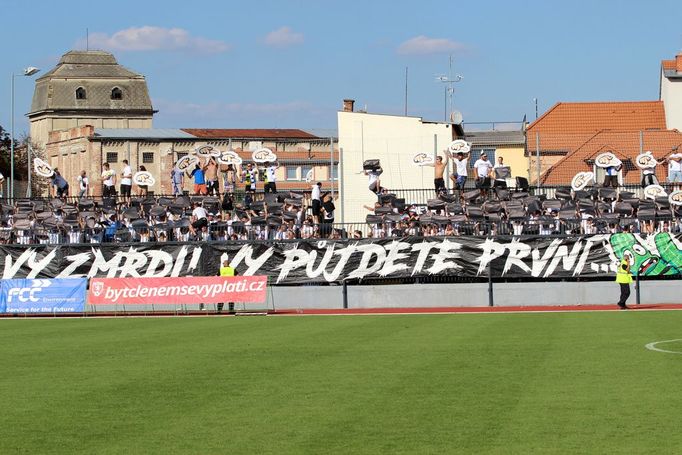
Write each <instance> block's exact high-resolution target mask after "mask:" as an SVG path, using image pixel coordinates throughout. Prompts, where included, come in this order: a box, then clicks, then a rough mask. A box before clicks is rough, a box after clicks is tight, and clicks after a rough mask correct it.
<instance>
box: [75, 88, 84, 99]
mask: <svg viewBox="0 0 682 455" xmlns="http://www.w3.org/2000/svg"><path fill="white" fill-rule="evenodd" d="M76 99H77V100H84V99H86V96H85V89H84V88H83V87H78V88H77V89H76Z"/></svg>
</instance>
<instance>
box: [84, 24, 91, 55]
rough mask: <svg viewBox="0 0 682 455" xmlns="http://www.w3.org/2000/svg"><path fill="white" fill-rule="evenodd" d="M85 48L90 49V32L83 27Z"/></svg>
mask: <svg viewBox="0 0 682 455" xmlns="http://www.w3.org/2000/svg"><path fill="white" fill-rule="evenodd" d="M85 50H86V51H89V50H90V33H88V28H87V27H86V28H85Z"/></svg>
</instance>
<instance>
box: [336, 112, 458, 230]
mask: <svg viewBox="0 0 682 455" xmlns="http://www.w3.org/2000/svg"><path fill="white" fill-rule="evenodd" d="M353 106H354V101H353V100H344V109H343V111H340V112H339V113H338V128H339V149H340V153H341V165H340V169H341V175H340V177H341V179H340V193H341V200H342V204H341V213H340V215H341V219H342V220H343V222H345V223H355V222H363V221H364V220H365V218H366V215H367V214H368V213H369V212H368V211H367V210H365V209H364V208H363V206H364V205H367V206H372V205H373V204H374V203H375V202H376V200H377V198H376V196H375V195H374V194H373V193H372V192H371V191H370V190H369V189H368V177H367V176H366V175H364V173H363V169H362V163H363V162H364V161H365V160H368V159H379V160H380V161H381V167H382V169H383V171H384V172H383V174H382V175H381V177H380V178H381V186H383V187H386V188H388V189H415V188H433V187H434V185H433V168H432V167H420V166H415V165H414V164H413V163H412V158H413V157H414V155H415V154H416V153H418V152H424V153H428V154H431V155H435V154H438V155H441V156H442V155H443V150H445V149H447V147H448V145H449V144H450V143H451V142H452V141H453V140H454V139H456V138H457V137H460V136H461V128H460V127H459V126H458V125H455V124H452V123H445V122H427V121H424V120H423V119H422V118H420V117H407V116H399V115H384V114H370V113H367V112H356V111H354V109H353ZM457 130H459V132H457Z"/></svg>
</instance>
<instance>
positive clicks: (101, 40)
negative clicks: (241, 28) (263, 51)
mask: <svg viewBox="0 0 682 455" xmlns="http://www.w3.org/2000/svg"><path fill="white" fill-rule="evenodd" d="M85 44H86V43H85V40H84V39H81V40H80V41H79V42H78V46H79V47H85ZM88 45H89V47H90V49H106V50H110V51H177V50H180V51H188V52H200V53H205V54H215V53H220V52H225V51H227V50H229V49H230V45H229V44H227V43H225V42H223V41H219V40H211V39H208V38H203V37H200V36H191V35H190V33H189V32H188V31H187V30H184V29H182V28H163V27H154V26H151V25H145V26H143V27H130V28H127V29H124V30H119V31H117V32H116V33H114V34H113V35H108V34H106V33H92V34H90V36H89V43H88Z"/></svg>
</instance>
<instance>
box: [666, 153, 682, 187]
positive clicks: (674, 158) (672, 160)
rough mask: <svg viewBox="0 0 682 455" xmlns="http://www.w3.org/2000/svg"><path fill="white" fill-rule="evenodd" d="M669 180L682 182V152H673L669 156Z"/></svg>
mask: <svg viewBox="0 0 682 455" xmlns="http://www.w3.org/2000/svg"><path fill="white" fill-rule="evenodd" d="M673 150H674V151H676V150H677V148H675V149H673ZM668 182H670V183H682V153H673V154H672V155H670V157H669V158H668ZM677 186H679V185H677Z"/></svg>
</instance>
